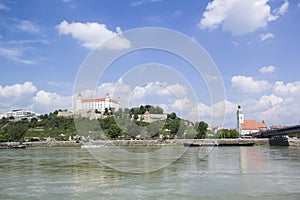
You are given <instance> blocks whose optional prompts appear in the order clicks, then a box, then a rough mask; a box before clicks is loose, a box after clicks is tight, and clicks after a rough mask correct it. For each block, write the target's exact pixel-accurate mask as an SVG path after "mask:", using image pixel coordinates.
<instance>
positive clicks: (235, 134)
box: [218, 129, 239, 138]
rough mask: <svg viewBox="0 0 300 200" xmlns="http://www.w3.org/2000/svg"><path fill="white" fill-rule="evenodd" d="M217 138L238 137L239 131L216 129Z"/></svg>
mask: <svg viewBox="0 0 300 200" xmlns="http://www.w3.org/2000/svg"><path fill="white" fill-rule="evenodd" d="M218 134H219V138H238V137H239V133H238V132H237V131H236V130H228V129H222V130H219V131H218Z"/></svg>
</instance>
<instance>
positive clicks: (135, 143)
mask: <svg viewBox="0 0 300 200" xmlns="http://www.w3.org/2000/svg"><path fill="white" fill-rule="evenodd" d="M288 142H289V145H290V146H300V140H299V139H289V140H288ZM92 143H93V144H95V145H106V146H176V145H178V146H181V145H183V144H196V145H197V144H200V145H201V144H202V145H205V144H209V145H210V144H244V143H254V145H267V146H268V145H270V144H269V139H268V138H264V139H256V138H253V139H172V140H169V139H167V140H97V141H93V142H92ZM18 144H19V143H18V142H10V143H0V146H5V145H18ZM23 144H26V145H28V147H80V146H81V145H82V143H81V142H80V143H77V142H75V141H51V142H25V143H23Z"/></svg>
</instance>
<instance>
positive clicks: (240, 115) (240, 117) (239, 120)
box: [236, 105, 244, 135]
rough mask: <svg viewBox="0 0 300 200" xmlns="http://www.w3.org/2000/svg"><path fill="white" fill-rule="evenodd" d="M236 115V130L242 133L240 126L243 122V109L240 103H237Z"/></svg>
mask: <svg viewBox="0 0 300 200" xmlns="http://www.w3.org/2000/svg"><path fill="white" fill-rule="evenodd" d="M236 117H237V127H236V129H237V131H238V132H239V134H240V135H242V126H241V124H243V123H244V114H243V110H242V108H241V106H240V105H238V109H237V112H236Z"/></svg>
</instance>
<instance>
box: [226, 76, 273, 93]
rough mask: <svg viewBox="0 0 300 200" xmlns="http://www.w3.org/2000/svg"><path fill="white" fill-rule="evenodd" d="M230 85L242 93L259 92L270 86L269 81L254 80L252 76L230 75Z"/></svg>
mask: <svg viewBox="0 0 300 200" xmlns="http://www.w3.org/2000/svg"><path fill="white" fill-rule="evenodd" d="M231 86H232V88H233V89H236V90H237V91H239V92H243V93H260V92H263V91H266V90H269V89H271V87H272V85H271V83H269V82H268V81H266V80H260V81H255V80H254V79H253V78H252V77H247V76H234V77H232V79H231Z"/></svg>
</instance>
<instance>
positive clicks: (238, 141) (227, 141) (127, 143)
mask: <svg viewBox="0 0 300 200" xmlns="http://www.w3.org/2000/svg"><path fill="white" fill-rule="evenodd" d="M221 143H222V144H245V143H254V145H269V140H268V139H171V140H169V139H167V140H99V141H94V142H93V144H96V145H97V144H99V145H106V146H176V145H179V146H181V145H183V144H196V145H198V144H199V145H201V144H202V145H206V144H209V145H213V144H221Z"/></svg>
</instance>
